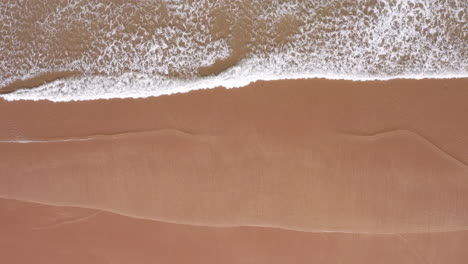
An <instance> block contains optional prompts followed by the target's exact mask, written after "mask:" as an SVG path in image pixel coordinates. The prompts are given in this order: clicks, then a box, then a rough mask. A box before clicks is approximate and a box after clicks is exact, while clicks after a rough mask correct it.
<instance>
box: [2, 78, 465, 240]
mask: <svg viewBox="0 0 468 264" xmlns="http://www.w3.org/2000/svg"><path fill="white" fill-rule="evenodd" d="M466 87H468V81H467V79H454V80H420V81H416V80H394V81H376V82H350V81H330V80H298V81H277V82H257V83H255V84H252V85H249V86H247V87H245V88H239V89H232V90H226V89H222V88H219V89H214V90H205V91H194V92H190V93H187V94H178V95H172V96H162V97H158V98H148V99H144V100H107V101H106V100H104V101H88V102H71V103H51V102H47V101H39V102H26V101H19V102H6V101H2V102H0V120H1V123H0V127H1V129H0V133H1V134H0V141H1V142H0V148H1V152H0V168H1V171H2V173H1V174H0V196H1V197H4V198H12V199H19V200H26V201H33V202H39V203H45V204H52V205H62V206H77V207H85V208H94V209H99V210H104V211H111V212H115V213H119V214H123V215H127V216H134V217H138V218H145V219H152V220H157V221H164V222H170V223H180V224H190V225H201V226H225V227H230V226H263V227H276V228H282V229H290V230H298V231H307V232H324V231H333V232H345V233H364V234H394V233H399V234H402V233H433V232H463V231H464V230H466V229H467V227H468V206H467V204H468V166H467V164H468V152H467V149H468V123H467V122H465V121H464V117H465V116H466V115H467V114H468V104H467V103H466V102H467V100H468V89H467V88H466Z"/></svg>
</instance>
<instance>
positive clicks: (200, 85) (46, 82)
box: [0, 71, 468, 102]
mask: <svg viewBox="0 0 468 264" xmlns="http://www.w3.org/2000/svg"><path fill="white" fill-rule="evenodd" d="M241 75H242V76H243V77H242V81H239V80H237V81H236V79H238V78H235V76H234V75H233V76H230V73H229V71H227V72H222V73H220V74H219V75H211V76H204V77H201V76H199V77H193V78H187V79H184V78H174V77H162V76H154V77H151V76H147V75H144V74H140V73H125V74H123V75H119V76H117V75H116V76H105V75H80V74H78V73H77V72H51V73H44V74H41V75H39V76H36V77H33V78H30V79H26V80H17V81H14V82H13V83H11V84H9V85H7V86H5V87H2V88H0V99H1V100H7V101H17V100H19V101H21V100H26V101H28V100H32V101H41V100H47V101H52V102H73V101H92V100H112V99H144V98H152V97H159V96H163V95H174V94H180V93H188V92H191V91H197V90H209V89H216V88H226V89H234V88H242V87H245V86H249V85H250V84H252V83H257V82H271V81H273V82H275V81H295V80H306V81H307V80H311V81H314V80H330V81H353V82H387V81H395V80H450V79H468V74H465V73H459V74H443V75H427V74H426V75H397V76H381V77H379V76H368V77H365V76H361V77H360V76H348V75H330V76H327V75H310V74H292V75H286V76H273V75H272V76H268V77H265V76H264V77H254V76H252V75H249V74H247V75H246V76H244V75H245V74H241ZM68 86H69V87H68ZM113 87H118V89H116V90H115V91H112V88H113ZM139 87H140V88H141V89H139ZM100 90H101V92H100ZM123 90H125V91H126V92H124V93H122V91H123ZM54 91H55V93H56V94H55V95H54Z"/></svg>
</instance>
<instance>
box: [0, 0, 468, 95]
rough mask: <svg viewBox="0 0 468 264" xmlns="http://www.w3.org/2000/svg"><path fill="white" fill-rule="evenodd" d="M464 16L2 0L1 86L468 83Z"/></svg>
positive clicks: (153, 88) (444, 8)
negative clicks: (293, 81)
mask: <svg viewBox="0 0 468 264" xmlns="http://www.w3.org/2000/svg"><path fill="white" fill-rule="evenodd" d="M466 10H468V2H467V1H464V0H450V1H422V0H415V1H404V0H393V1H390V0H386V1H383V0H370V1H341V0H340V1H338V0H337V1H329V0H315V1H304V0H274V1H261V0H250V1H229V0H197V1H187V0H186V1H179V0H170V1H169V0H167V1H156V0H145V1H137V0H130V1H110V0H104V1H97V0H77V1H71V0H47V1H34V0H25V1H2V2H1V3H0V25H3V26H2V27H0V34H1V36H2V38H0V87H4V88H5V87H6V88H8V87H9V86H10V88H11V87H14V89H11V90H16V91H15V92H13V93H9V94H5V95H3V97H4V98H6V99H10V100H14V99H34V100H37V99H49V100H54V101H68V100H87V99H99V98H116V97H146V96H157V95H161V94H170V93H175V92H186V91H190V90H193V89H201V88H212V87H217V86H225V87H239V86H244V85H246V84H248V83H249V82H251V81H255V80H273V79H292V78H314V77H319V78H330V79H351V80H368V79H392V78H450V77H467V76H468V44H467V43H468V23H467V19H468V18H467V14H466ZM65 72H67V73H70V74H69V76H70V78H63V77H64V76H65V75H64V76H61V77H60V78H62V79H60V78H51V77H50V76H49V77H48V78H47V76H48V75H51V74H55V75H57V73H65ZM37 76H41V77H40V78H36V79H37V80H35V81H34V82H31V83H29V84H27V85H24V84H23V83H18V82H17V81H18V80H28V79H29V80H30V79H31V78H34V77H37ZM66 76H68V75H66ZM55 79H58V80H55ZM53 80H55V81H53ZM44 82H47V84H45V85H41V84H42V83H44ZM37 86H39V87H38V88H36V89H27V90H17V89H18V88H25V87H28V88H34V87H37Z"/></svg>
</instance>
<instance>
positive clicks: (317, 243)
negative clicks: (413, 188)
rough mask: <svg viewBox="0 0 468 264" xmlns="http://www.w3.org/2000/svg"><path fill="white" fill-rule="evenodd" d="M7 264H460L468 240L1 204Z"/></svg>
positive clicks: (0, 252) (0, 246)
mask: <svg viewBox="0 0 468 264" xmlns="http://www.w3.org/2000/svg"><path fill="white" fill-rule="evenodd" d="M0 217H1V219H2V225H1V226H0V232H1V233H2V236H1V238H0V256H2V261H3V262H5V263H48V264H54V263H70V264H73V263H87V264H94V263H96V264H98V263H99V264H101V263H119V264H120V263H139V264H145V263H177V264H183V263H187V264H188V263H190V264H195V263H200V264H201V263H203V264H207V263H226V264H230V263H233V264H234V263H255V264H275V263H278V264H279V263H297V264H301V263H304V264H305V263H311V262H314V263H323V264H339V263H348V264H353V263H356V264H361V263H382V264H395V263H400V264H410V263H414V264H417V263H431V264H447V263H450V264H462V263H465V260H466V258H467V257H468V255H467V254H468V253H467V252H466V250H464V249H465V246H464V245H466V244H467V243H468V232H466V231H464V232H442V233H427V234H395V235H373V234H367V235H366V234H340V233H307V232H295V231H287V230H280V229H274V228H258V227H236V228H216V227H196V226H189V225H179V224H168V223H162V222H157V221H150V220H141V219H134V218H129V217H125V216H121V215H116V214H111V213H107V212H103V211H95V210H89V209H83V208H72V207H53V206H47V205H40V204H34V203H25V202H20V201H14V200H6V199H0Z"/></svg>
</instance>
